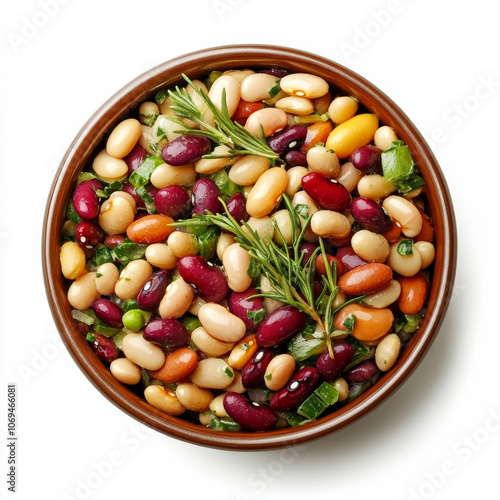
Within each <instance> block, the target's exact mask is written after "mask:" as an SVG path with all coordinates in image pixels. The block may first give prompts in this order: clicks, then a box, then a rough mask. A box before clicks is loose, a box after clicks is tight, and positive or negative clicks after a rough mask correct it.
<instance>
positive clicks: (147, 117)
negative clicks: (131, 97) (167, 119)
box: [139, 101, 160, 133]
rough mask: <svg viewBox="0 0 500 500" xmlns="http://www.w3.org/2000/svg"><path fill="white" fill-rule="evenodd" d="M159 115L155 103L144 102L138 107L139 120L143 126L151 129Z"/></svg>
mask: <svg viewBox="0 0 500 500" xmlns="http://www.w3.org/2000/svg"><path fill="white" fill-rule="evenodd" d="M159 114H160V108H159V107H158V105H157V104H156V103H155V102H152V101H145V102H143V103H142V104H141V105H140V106H139V120H140V122H141V123H142V124H144V125H148V126H150V127H151V125H153V124H154V122H155V121H156V119H157V118H158V115H159ZM141 133H142V128H141Z"/></svg>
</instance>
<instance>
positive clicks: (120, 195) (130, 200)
mask: <svg viewBox="0 0 500 500" xmlns="http://www.w3.org/2000/svg"><path fill="white" fill-rule="evenodd" d="M115 198H123V199H124V200H126V201H128V203H129V205H130V208H131V209H132V210H133V211H134V213H135V212H137V203H136V202H135V199H134V197H133V196H132V195H131V194H130V193H127V192H126V191H113V192H112V193H111V194H110V195H109V198H108V200H114V199H115Z"/></svg>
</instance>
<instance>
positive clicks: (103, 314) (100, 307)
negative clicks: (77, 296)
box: [92, 298, 123, 328]
mask: <svg viewBox="0 0 500 500" xmlns="http://www.w3.org/2000/svg"><path fill="white" fill-rule="evenodd" d="M92 310H93V311H94V313H95V315H96V316H97V317H98V318H99V319H100V320H101V321H104V323H106V324H107V325H109V326H112V327H113V328H121V327H122V326H123V323H122V314H123V313H122V310H121V309H120V308H119V307H118V306H117V305H116V304H115V303H114V302H113V301H111V300H109V299H103V298H101V299H96V300H94V301H93V302H92Z"/></svg>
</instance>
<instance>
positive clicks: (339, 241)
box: [328, 231, 354, 247]
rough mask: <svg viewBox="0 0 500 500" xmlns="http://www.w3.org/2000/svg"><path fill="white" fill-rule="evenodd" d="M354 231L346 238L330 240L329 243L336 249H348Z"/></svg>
mask: <svg viewBox="0 0 500 500" xmlns="http://www.w3.org/2000/svg"><path fill="white" fill-rule="evenodd" d="M353 235H354V231H351V232H350V233H349V234H348V235H347V236H346V237H345V238H332V237H330V238H328V241H329V242H330V243H331V244H332V245H335V246H336V247H348V246H349V245H350V244H351V240H352V237H353Z"/></svg>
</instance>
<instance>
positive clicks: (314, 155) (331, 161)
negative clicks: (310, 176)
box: [307, 145, 340, 179]
mask: <svg viewBox="0 0 500 500" xmlns="http://www.w3.org/2000/svg"><path fill="white" fill-rule="evenodd" d="M307 166H308V168H309V170H310V171H311V172H321V173H322V174H325V175H326V176H328V177H331V178H333V179H334V178H336V177H337V176H338V175H339V173H340V162H339V158H338V156H337V155H336V154H335V151H333V150H331V149H328V148H326V147H325V146H323V145H316V146H314V147H312V148H311V149H309V151H308V152H307Z"/></svg>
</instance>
